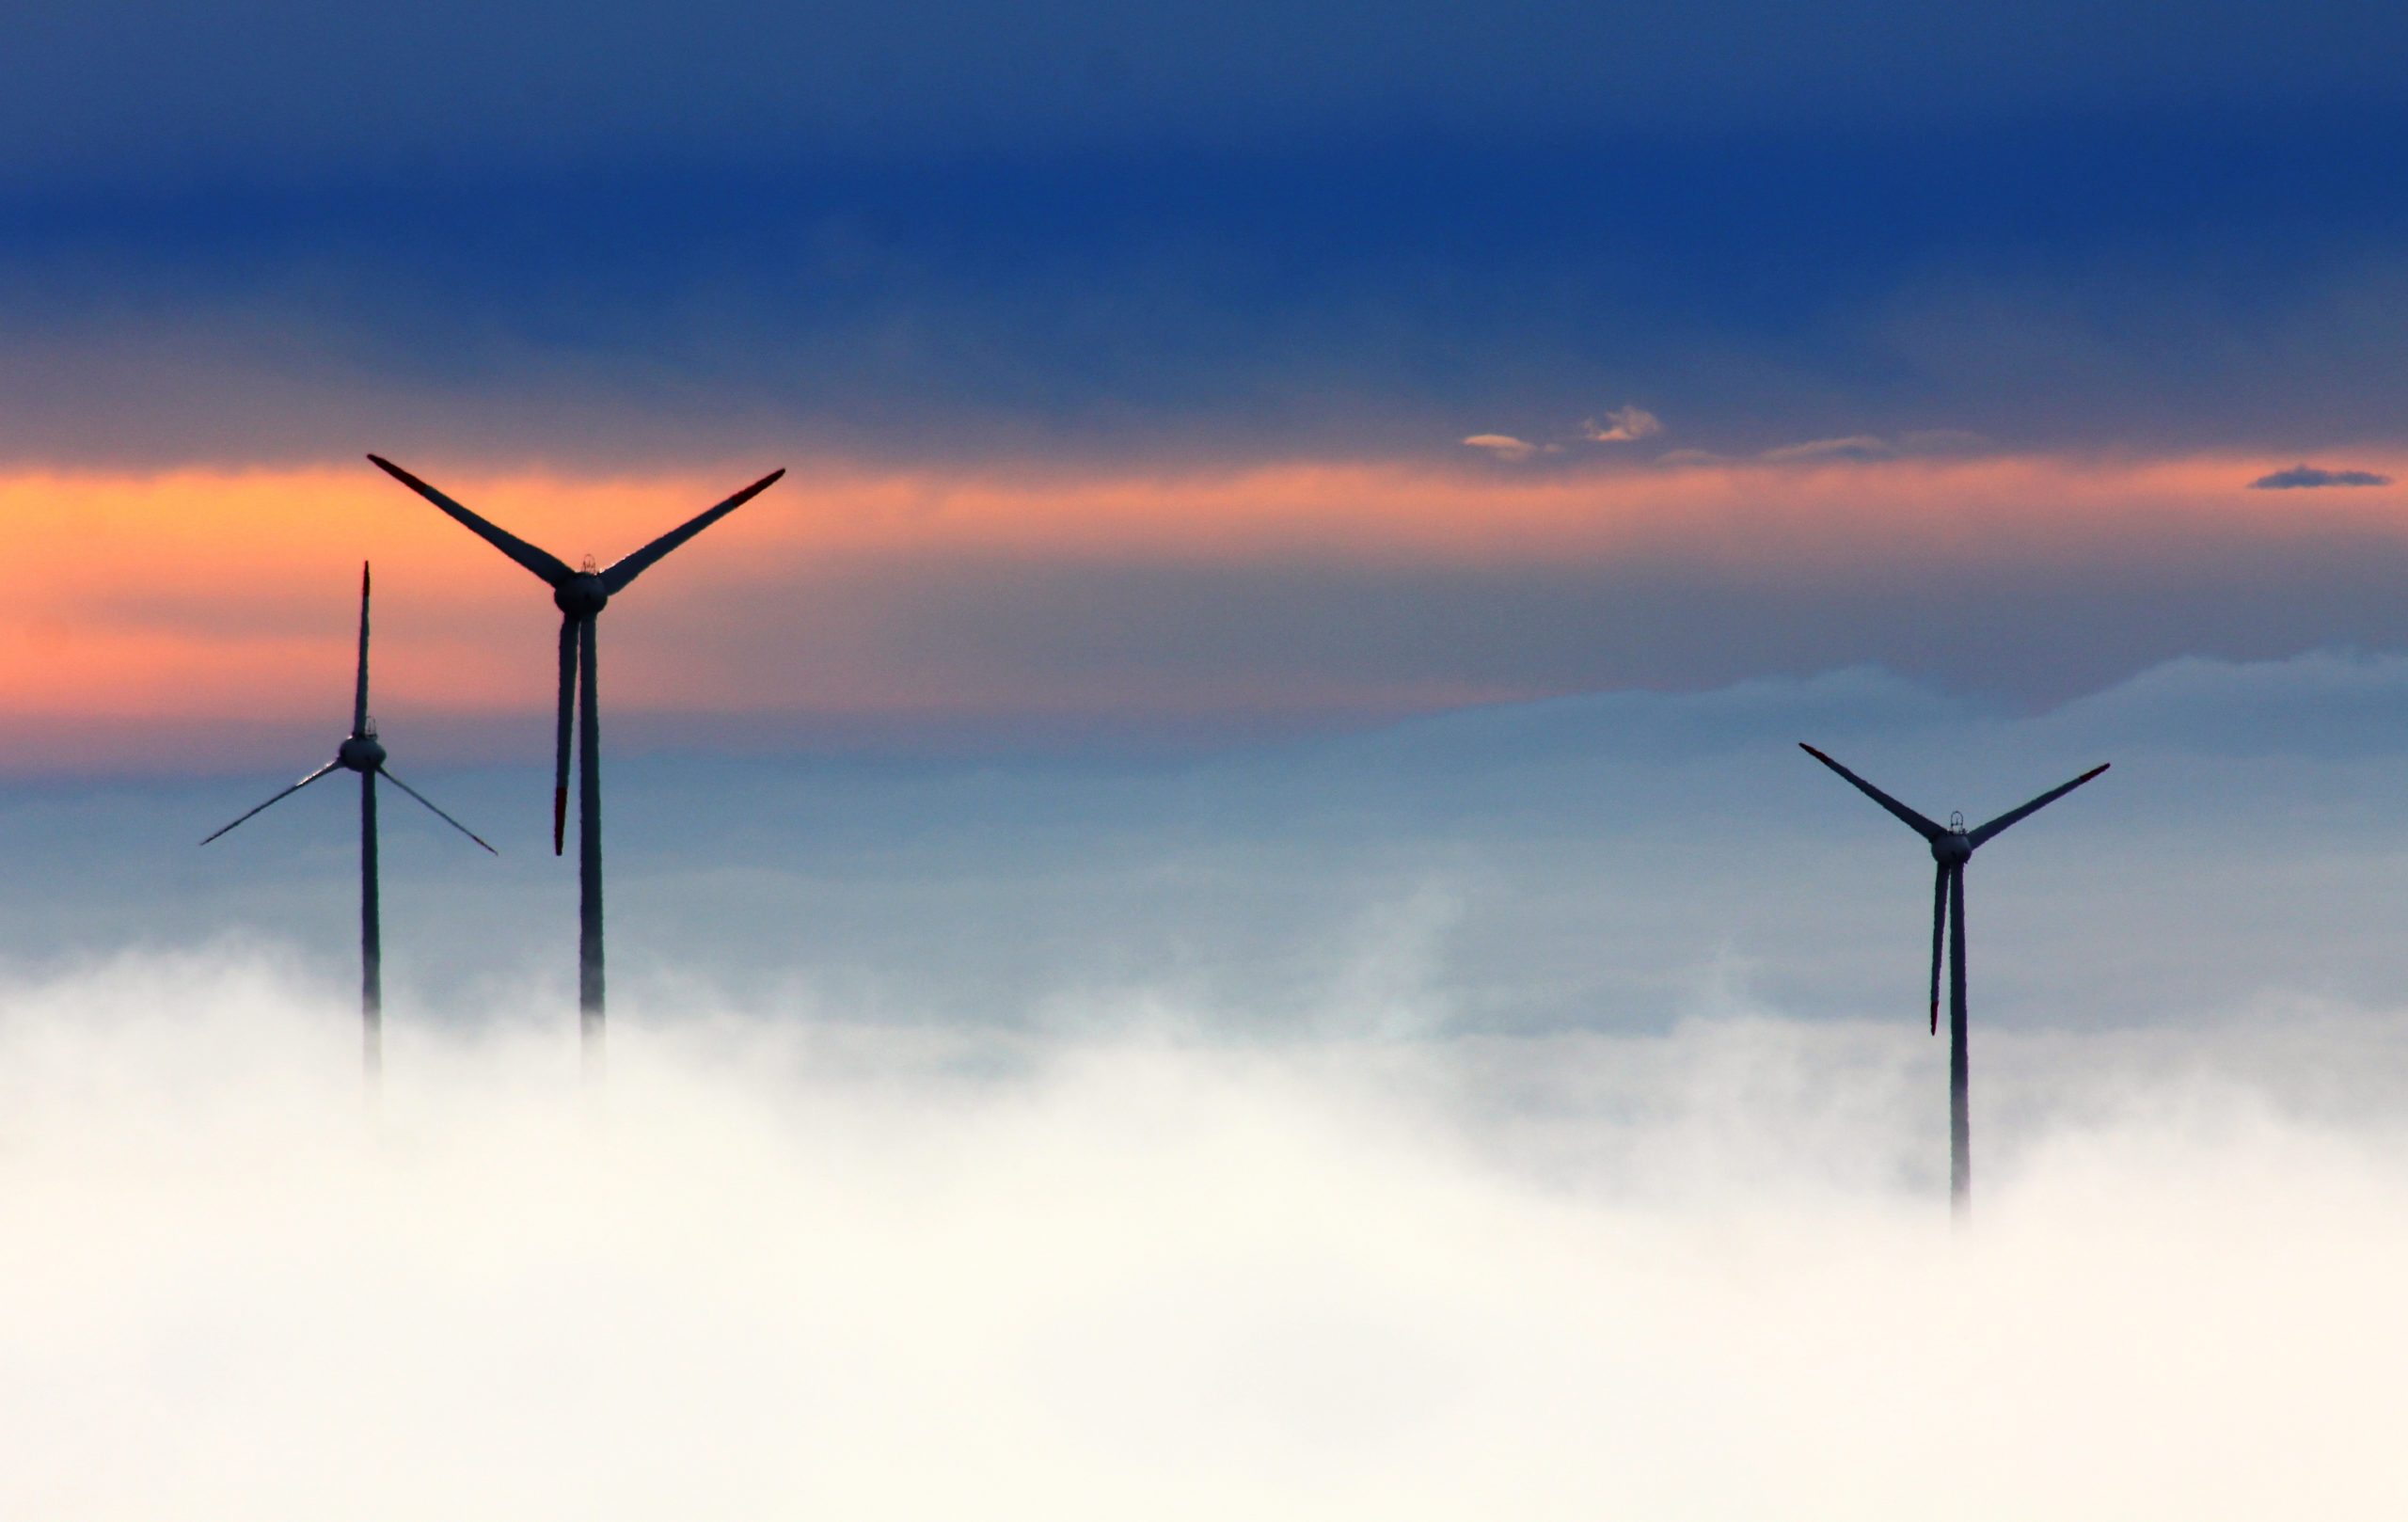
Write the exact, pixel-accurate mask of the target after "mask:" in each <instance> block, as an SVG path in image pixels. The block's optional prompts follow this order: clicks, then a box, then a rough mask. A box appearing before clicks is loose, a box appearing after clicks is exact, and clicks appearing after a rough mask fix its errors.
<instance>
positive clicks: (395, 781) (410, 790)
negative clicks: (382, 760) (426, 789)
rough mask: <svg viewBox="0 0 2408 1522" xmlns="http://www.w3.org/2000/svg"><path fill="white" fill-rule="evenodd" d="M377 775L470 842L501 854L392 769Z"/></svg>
mask: <svg viewBox="0 0 2408 1522" xmlns="http://www.w3.org/2000/svg"><path fill="white" fill-rule="evenodd" d="M376 774H377V775H378V776H380V777H382V778H384V779H385V780H386V781H387V782H388V783H391V784H392V785H394V786H396V787H398V788H400V789H401V790H402V791H403V792H404V793H407V794H409V795H410V797H412V798H415V799H417V800H418V801H420V802H421V803H423V804H425V805H426V806H427V808H428V809H430V810H432V811H433V812H434V815H435V816H436V818H438V819H440V820H442V821H443V822H444V823H445V824H448V825H450V826H451V827H452V829H454V830H457V831H458V832H460V833H462V834H464V835H466V836H467V837H468V838H469V839H470V840H473V841H475V842H476V843H477V844H478V845H480V846H484V847H485V849H486V850H488V851H492V852H493V854H494V855H496V856H499V855H500V854H501V852H499V851H498V850H494V848H492V847H491V846H485V837H484V836H483V835H481V834H479V833H477V832H475V831H473V830H471V829H469V828H468V827H467V825H465V824H462V823H461V822H460V821H459V820H457V819H455V818H453V817H452V816H450V815H448V814H446V813H444V812H443V811H442V810H441V809H438V808H436V807H435V801H434V800H433V799H430V798H428V797H427V796H426V795H425V794H424V793H421V792H420V791H419V790H418V789H417V788H415V787H412V786H411V785H409V784H407V783H405V782H404V781H402V779H401V778H399V777H396V776H394V775H393V772H392V769H391V768H389V767H378V768H377V769H376Z"/></svg>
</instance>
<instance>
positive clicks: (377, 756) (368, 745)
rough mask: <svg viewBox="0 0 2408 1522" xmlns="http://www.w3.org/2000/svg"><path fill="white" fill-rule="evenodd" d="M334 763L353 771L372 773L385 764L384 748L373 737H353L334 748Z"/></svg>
mask: <svg viewBox="0 0 2408 1522" xmlns="http://www.w3.org/2000/svg"><path fill="white" fill-rule="evenodd" d="M335 763H336V764H337V765H338V766H342V767H347V768H349V769H351V770H353V771H374V770H375V769H377V768H379V767H381V766H383V765H384V764H385V747H384V746H382V745H380V744H378V743H377V740H376V737H375V736H373V735H353V736H351V737H348V738H346V739H345V740H344V741H343V742H342V743H341V745H339V746H337V747H335Z"/></svg>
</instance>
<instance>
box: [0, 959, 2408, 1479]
mask: <svg viewBox="0 0 2408 1522" xmlns="http://www.w3.org/2000/svg"><path fill="white" fill-rule="evenodd" d="M1715 998H1716V999H1717V1000H1718V1001H1719V1002H1718V1005H1717V1007H1715V1008H1713V1009H1712V1010H1711V1011H1710V1012H1707V1013H1703V1014H1701V1015H1700V1016H1699V1017H1697V1018H1695V1019H1692V1020H1689V1021H1687V1022H1684V1023H1681V1024H1679V1025H1678V1026H1676V1027H1674V1028H1673V1029H1671V1031H1669V1032H1668V1033H1666V1034H1664V1035H1661V1036H1655V1037H1641V1038H1629V1039H1613V1040H1608V1039H1596V1038H1575V1039H1562V1040H1492V1041H1480V1042H1454V1043H1449V1044H1447V1045H1444V1046H1439V1045H1432V1044H1424V1043H1415V1042H1400V1041H1395V1040H1344V1039H1327V1038H1323V1039H1318V1040H1288V1041H1282V1042H1275V1043H1266V1042H1255V1043H1235V1044H1232V1043H1226V1042H1210V1041H1194V1040H1188V1039H1183V1038H1181V1037H1180V1035H1178V1034H1177V1024H1178V1021H1179V1019H1180V1016H1181V1015H1183V1014H1188V1013H1193V1011H1184V1010H1180V1009H1178V1008H1175V1007H1174V1008H1171V1009H1168V1010H1165V1009H1164V1008H1162V1007H1159V1006H1157V1007H1147V1006H1145V1005H1143V1004H1142V1003H1139V1002H1135V1001H1121V1002H1117V1003H1115V1002H1105V1003H1102V1004H1101V1005H1099V1006H1097V1007H1093V1008H1092V1009H1091V1011H1090V1012H1091V1014H1092V1016H1093V1018H1094V1020H1095V1021H1096V1022H1097V1023H1098V1024H1099V1025H1100V1026H1101V1027H1103V1028H1105V1029H1108V1030H1109V1032H1110V1034H1109V1035H1098V1036H1094V1037H1089V1038H1049V1039H1043V1040H1025V1039H1022V1040H1014V1039H1004V1038H982V1037H977V1036H944V1035H931V1034H927V1033H913V1032H910V1031H893V1030H890V1031H876V1030H866V1029H863V1028H861V1027H858V1026H851V1025H848V1023H846V1022H845V1021H843V1020H842V1019H834V1020H829V1019H816V1020H798V1019H794V1018H790V1017H788V1018H780V1019H773V1020H758V1019H743V1018H737V1017H732V1016H729V1015H727V1014H725V1013H724V1012H719V1011H714V1010H712V1009H710V1008H709V1007H706V1006H698V1005H693V1004H688V1005H686V1006H684V1007H679V1008H677V1009H675V1010H674V1011H671V1010H668V1009H663V1010H661V1011H659V1016H660V1018H659V1019H658V1020H657V1022H653V1023H647V1022H645V1021H642V1020H641V1019H638V1020H631V1021H627V1022H625V1023H623V1024H622V1026H621V1028H620V1034H619V1038H618V1040H617V1041H616V1043H615V1045H614V1049H613V1062H612V1068H611V1073H610V1089H609V1110H608V1114H607V1116H605V1115H603V1114H602V1113H600V1112H599V1111H598V1110H593V1109H588V1108H586V1107H582V1106H580V1105H579V1103H578V1089H577V1085H576V1082H575V1079H574V1077H573V1073H574V1056H573V1054H572V1052H571V1050H570V1038H569V1036H568V1033H569V1032H570V1031H571V1029H572V1028H573V1025H574V1021H573V1019H572V1018H571V1017H570V1015H569V1012H568V1009H567V1007H566V1006H565V1004H563V1005H562V1006H560V1007H547V1008H546V1009H545V1011H544V1015H545V1024H544V1025H543V1026H542V1027H541V1028H536V1027H531V1026H529V1025H526V1024H523V1023H516V1022H514V1023H508V1024H505V1025H502V1026H500V1027H499V1028H487V1029H484V1030H482V1031H477V1032H461V1031H457V1030H448V1031H447V1030H446V1029H444V1028H442V1027H440V1026H436V1027H429V1026H428V1025H426V1024H424V1023H407V1022H404V1023H398V1024H397V1025H396V1026H395V1027H394V1028H393V1030H392V1033H391V1038H390V1040H391V1048H390V1055H391V1058H392V1062H391V1066H390V1069H389V1083H388V1090H387V1094H386V1098H385V1104H384V1109H383V1115H382V1118H381V1121H380V1122H379V1123H378V1124H377V1125H376V1126H375V1127H374V1128H373V1129H372V1130H371V1129H370V1128H367V1127H364V1126H363V1123H362V1117H361V1115H360V1112H359V1104H358V1095H357V1091H356V1076H355V1062H356V1054H355V1051H354V1044H353V1039H352V1031H351V1023H350V1019H349V1017H348V1016H347V1013H346V1011H345V1009H344V1007H343V1006H342V1004H341V1001H340V1000H337V999H331V998H327V999H321V998H319V997H317V996H315V995H313V994H311V993H310V992H309V991H307V990H306V989H303V988H296V987H295V986H294V985H293V984H292V983H291V982H290V981H288V980H286V979H284V978H281V977H279V976H277V975H275V974H274V973H272V972H270V971H267V970H263V969H261V968H258V967H256V966H251V965H246V964H243V963H240V962H232V963H210V962H175V961H168V960H159V959H125V960H122V961H119V962H117V963H114V964H112V965H111V966H109V967H108V968H106V969H104V970H102V971H99V972H95V973H91V974H87V975H80V976H77V977H71V978H64V979H59V980H55V981H51V982H44V983H30V984H29V983H24V982H16V983H13V984H12V985H11V986H10V987H9V988H8V990H7V995H6V998H5V1001H0V1003H4V1004H5V1008H6V1011H7V1017H6V1019H5V1020H0V1115H5V1116H6V1118H7V1121H6V1124H7V1134H8V1143H9V1145H8V1146H7V1147H6V1148H0V1190H4V1191H5V1193H6V1195H7V1197H8V1200H9V1203H10V1221H11V1230H12V1232H13V1233H14V1234H15V1236H16V1237H17V1239H18V1241H19V1242H20V1244H21V1245H22V1246H21V1250H18V1251H14V1252H11V1253H10V1254H8V1255H7V1257H6V1258H5V1260H0V1349H5V1351H6V1352H7V1354H8V1370H9V1377H8V1381H7V1382H6V1385H5V1387H0V1425H5V1428H6V1430H7V1431H8V1433H9V1434H10V1437H11V1445H10V1446H11V1453H10V1461H9V1463H8V1465H7V1466H6V1467H5V1468H0V1512H6V1513H7V1514H9V1515H12V1516H44V1517H47V1516H162V1515H173V1516H177V1517H180V1518H189V1519H191V1522H222V1519H233V1518H241V1519H243V1522H288V1519H301V1518H311V1519H315V1518H322V1517H325V1516H327V1515H333V1514H339V1515H345V1516H360V1517H365V1518H371V1519H383V1518H403V1517H424V1516H443V1517H449V1518H459V1519H460V1522H487V1519H494V1518H504V1517H523V1516H526V1515H529V1514H558V1513H574V1514H578V1515H581V1516H590V1517H594V1518H596V1519H597V1522H617V1519H620V1518H633V1517H657V1516H660V1515H663V1514H703V1515H710V1516H729V1517H750V1516H767V1515H784V1514H804V1513H809V1514H834V1515H863V1516H866V1515H877V1516H882V1517H897V1518H934V1517H944V1516H959V1515H964V1514H976V1513H980V1512H982V1511H990V1510H992V1509H993V1507H994V1504H995V1498H998V1497H1006V1498H1015V1499H1014V1509H1017V1508H1018V1507H1019V1506H1022V1505H1026V1506H1028V1507H1030V1508H1033V1509H1034V1510H1036V1511H1038V1512H1039V1513H1041V1514H1043V1515H1045V1516H1048V1517H1053V1518H1059V1519H1062V1522H1089V1519H1101V1518H1118V1517H1125V1516H1128V1515H1130V1514H1132V1513H1133V1512H1143V1513H1145V1514H1148V1515H1149V1516H1161V1517H1164V1518H1166V1519H1169V1522H1200V1519H1203V1518H1211V1517H1224V1518H1225V1517H1230V1516H1246V1517H1259V1518H1264V1519H1266V1522H1288V1519H1291V1518H1296V1519H1301V1518H1307V1517H1310V1518H1316V1519H1328V1522H1351V1519H1355V1518H1381V1519H1393V1522H1425V1519H1428V1522H1439V1519H1444V1522H1459V1519H1461V1518H1463V1517H1465V1516H1476V1515H1487V1514H1503V1515H1511V1516H1514V1517H1526V1518H1532V1519H1543V1522H1560V1519H1569V1518H1574V1517H1589V1516H1596V1515H1599V1514H1623V1513H1635V1514H1644V1515H1647V1516H1650V1517H1662V1518H1667V1519H1672V1522H1680V1519H1686V1518H1711V1517H1729V1516H1748V1515H1760V1514H1763V1513H1764V1510H1765V1506H1766V1497H1767V1496H1773V1497H1777V1498H1779V1505H1778V1507H1777V1508H1776V1509H1777V1510H1778V1511H1779V1512H1780V1513H1781V1514H1782V1515H1783V1516H1785V1517H1797V1518H1800V1519H1805V1522H1817V1519H1822V1518H1843V1517H1844V1518H1847V1519H1849V1522H1861V1519H1864V1518H1892V1517H1895V1518H1905V1517H1914V1516H1929V1515H1933V1514H1950V1513H1951V1510H1952V1508H1961V1503H1962V1501H1963V1498H1964V1497H1965V1495H1966V1493H1967V1492H1966V1485H1967V1483H1968V1478H1969V1476H1971V1477H1972V1478H1973V1480H1974V1481H1975V1482H1977V1483H1978V1487H1979V1491H1980V1498H1981V1504H1982V1506H1983V1507H1984V1508H1986V1509H1987V1510H1988V1511H1989V1512H1992V1513H1995V1514H2000V1515H2015V1516H2037V1515H2047V1514H2057V1513H2061V1512H2062V1510H2063V1507H2064V1502H2065V1498H2067V1496H2072V1495H2079V1496H2083V1497H2086V1498H2093V1499H2094V1500H2097V1501H2099V1503H2100V1504H2101V1505H2104V1506H2106V1507H2107V1508H2108V1509H2110V1510H2112V1511H2114V1512H2115V1514H2119V1515H2131V1516H2166V1517H2176V1516H2178V1517H2184V1518H2200V1519H2210V1522H2223V1519H2226V1518H2242V1517H2264V1516H2269V1515H2286V1514H2300V1515H2316V1516H2335V1517H2339V1516H2358V1515H2367V1516H2375V1515H2387V1514H2393V1513H2394V1512H2396V1511H2397V1510H2398V1506H2399V1503H2400V1500H2401V1498H2402V1497H2401V1491H2400V1478H2399V1475H2398V1466H2397V1464H2396V1462H2395V1460H2394V1454H2395V1444H2394V1443H2393V1441H2392V1438H2393V1436H2394V1435H2393V1433H2392V1432H2391V1431H2390V1430H2389V1421H2390V1411H2391V1408H2390V1405H2389V1404H2388V1403H2386V1401H2385V1400H2384V1398H2383V1396H2384V1391H2387V1390H2388V1389H2390V1388H2391V1387H2392V1386H2393V1385H2394V1384H2395V1383H2396V1376H2397V1371H2398V1369H2399V1368H2400V1364H2401V1362H2402V1360H2403V1359H2408V1331H2403V1328H2402V1323H2401V1320H2400V1317H2399V1316H2397V1315H2396V1314H2394V1313H2393V1312H2394V1308H2395V1302H2396V1297H2397V1284H2398V1282H2399V1277H2400V1273H2401V1272H2402V1271H2403V1269H2408V1226H2403V1223H2408V1155H2403V1149H2402V1147H2401V1135H2400V1127H2399V1125H2398V1122H2397V1120H2396V1116H2397V1115H2398V1114H2399V1113H2400V1107H2401V1105H2402V1102H2403V1101H2408V1094H2403V1093H2402V1092H2401V1083H2400V1074H2401V1073H2402V1072H2403V1071H2408V1065H2404V1064H2403V1062H2402V1055H2403V1054H2402V1050H2401V1048H2402V1040H2401V1037H2400V1034H2399V1032H2400V1024H2399V1023H2398V1022H2397V1021H2395V1020H2390V1019H2388V1018H2384V1017H2376V1016H2368V1017H2365V1018H2360V1019H2356V1020H2345V1021H2334V1020H2323V1021H2301V1022H2296V1023H2284V1024H2275V1025H2270V1026H2269V1027H2268V1028H2266V1029H2264V1030H2262V1031H2251V1032H2240V1031H2232V1030H2218V1029H2196V1028H2194V1029H2188V1030H2185V1031H2182V1032H2180V1033H2178V1034H2169V1035H2168V1036H2167V1037H2165V1038H2162V1039H2149V1040H2138V1041H2136V1040H2133V1039H2131V1038H2119V1037H2115V1036H2101V1035H2093V1036H2079V1037H2065V1038H2049V1039H2032V1038H2017V1037H2013V1036H2006V1035H2001V1034H1996V1033H1993V1034H1990V1035H1988V1036H1986V1037H1985V1038H1984V1040H1983V1043H1982V1045H1981V1046H1980V1048H1979V1049H1978V1050H1979V1058H1978V1061H1979V1066H1978V1067H1977V1069H1976V1070H1975V1085H1976V1086H1975V1090H1974V1093H1975V1126H1976V1130H1975V1147H1976V1158H1977V1165H1978V1167H1977V1172H1976V1175H1975V1186H1976V1215H1975V1223H1974V1228H1973V1229H1972V1231H1971V1232H1970V1233H1969V1234H1966V1235H1961V1236H1954V1237H1952V1235H1951V1234H1950V1233H1949V1231H1948V1230H1947V1229H1946V1228H1945V1227H1944V1226H1943V1224H1942V1222H1943V1219H1944V1215H1943V1212H1944V1208H1945V1207H1944V1205H1943V1204H1942V1197H1943V1191H1944V1181H1943V1179H1942V1172H1943V1168H1942V1167H1941V1164H1940V1158H1941V1155H1942V1154H1943V1152H1944V1147H1945V1140H1944V1126H1943V1125H1942V1124H1941V1117H1942V1114H1943V1108H1944V1107H1943V1104H1942V1103H1941V1095H1942V1094H1943V1093H1944V1086H1945V1081H1946V1080H1945V1074H1944V1057H1943V1056H1941V1055H1940V1054H1939V1048H1938V1047H1936V1046H1935V1044H1934V1043H1931V1042H1928V1041H1925V1040H1923V1039H1921V1038H1920V1035H1919V1033H1917V1032H1914V1031H1912V1030H1910V1029H1898V1028H1892V1027H1888V1026H1881V1027H1875V1026H1866V1025H1862V1024H1855V1023H1843V1024H1833V1025H1821V1026H1817V1025H1811V1024H1805V1023H1795V1022H1788V1021H1782V1020H1778V1019H1773V1018H1768V1017H1767V1016H1766V1013H1765V1012H1764V1011H1763V1010H1762V1009H1761V1008H1760V1007H1752V1006H1751V1002H1750V1001H1747V1000H1745V999H1744V998H1735V997H1733V996H1730V995H1729V994H1728V993H1727V992H1726V993H1722V994H1717V995H1715ZM169 1011H172V1012H169ZM2327 1071H2329V1072H2337V1073H2340V1074H2342V1075H2345V1076H2346V1078H2347V1080H2348V1082H2349V1083H2350V1085H2351V1086H2352V1088H2351V1090H2350V1091H2349V1093H2348V1094H2347V1095H2346V1096H2344V1097H2341V1098H2336V1097H2334V1095H2333V1093H2332V1090H2331V1088H2330V1087H2329V1086H2325V1085H2323V1084H2321V1082H2320V1079H2319V1077H2318V1074H2319V1073H2320V1072H2327ZM2178 1075H2179V1076H2178ZM2304 1102H2305V1105H2306V1107H2305V1108H2304V1107H2303V1104H2304ZM2002 1318H2004V1320H2003V1319H2002ZM2203 1327H2211V1328H2212V1329H2213V1336H2212V1338H2209V1339H2204V1340H2203V1338H2202V1336H2201V1328H2203ZM1834 1390H1843V1391H1845V1397H1846V1398H1845V1399H1834V1398H1833V1391H1834ZM1969 1391H1970V1392H1974V1394H1973V1396H1972V1397H1970V1398H1969V1396H1968V1393H1967V1392H1969ZM597 1433H606V1434H629V1433H641V1434H642V1436H643V1440H642V1441H610V1442H596V1441H595V1438H594V1435H595V1434H597ZM931 1452H939V1453H942V1454H943V1455H944V1462H943V1463H929V1462H927V1455H928V1454H929V1453H931Z"/></svg>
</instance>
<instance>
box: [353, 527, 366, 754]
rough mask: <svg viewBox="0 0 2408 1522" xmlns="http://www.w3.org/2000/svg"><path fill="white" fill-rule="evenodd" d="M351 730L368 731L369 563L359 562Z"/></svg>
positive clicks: (356, 732)
mask: <svg viewBox="0 0 2408 1522" xmlns="http://www.w3.org/2000/svg"><path fill="white" fill-rule="evenodd" d="M351 732H352V734H353V736H354V737H357V736H360V735H365V734H367V733H368V563H367V562H366V561H361V562H360V563H359V685H358V686H356V687H355V688H353V689H352V694H351Z"/></svg>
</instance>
